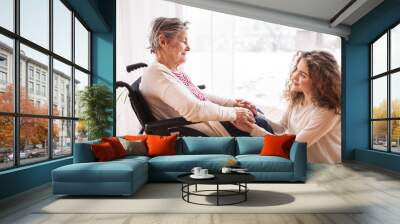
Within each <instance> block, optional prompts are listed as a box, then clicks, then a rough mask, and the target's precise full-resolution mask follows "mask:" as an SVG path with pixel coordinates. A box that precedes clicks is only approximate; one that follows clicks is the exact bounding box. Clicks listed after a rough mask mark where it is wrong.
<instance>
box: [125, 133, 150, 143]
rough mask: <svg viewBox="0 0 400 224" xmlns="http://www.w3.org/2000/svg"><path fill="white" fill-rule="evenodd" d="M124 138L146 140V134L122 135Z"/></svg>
mask: <svg viewBox="0 0 400 224" xmlns="http://www.w3.org/2000/svg"><path fill="white" fill-rule="evenodd" d="M124 138H125V139H126V140H129V141H138V140H140V141H144V142H145V141H146V139H147V135H125V137H124Z"/></svg>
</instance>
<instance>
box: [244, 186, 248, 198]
mask: <svg viewBox="0 0 400 224" xmlns="http://www.w3.org/2000/svg"><path fill="white" fill-rule="evenodd" d="M247 192H248V190H247V182H246V183H244V201H247Z"/></svg>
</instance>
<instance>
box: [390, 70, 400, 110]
mask: <svg viewBox="0 0 400 224" xmlns="http://www.w3.org/2000/svg"><path fill="white" fill-rule="evenodd" d="M391 77H392V79H391V82H390V85H391V88H390V91H391V93H390V97H391V101H392V102H391V110H392V113H391V114H392V117H398V118H400V89H399V87H400V72H397V73H395V74H392V75H391Z"/></svg>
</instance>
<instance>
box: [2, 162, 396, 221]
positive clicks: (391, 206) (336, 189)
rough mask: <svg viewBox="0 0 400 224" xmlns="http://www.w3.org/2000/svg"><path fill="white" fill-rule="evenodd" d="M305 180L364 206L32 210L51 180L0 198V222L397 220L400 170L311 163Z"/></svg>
mask: <svg viewBox="0 0 400 224" xmlns="http://www.w3.org/2000/svg"><path fill="white" fill-rule="evenodd" d="M307 182H309V183H315V184H318V185H321V186H323V187H325V188H326V189H327V190H329V191H331V192H333V193H335V194H336V195H338V196H339V197H341V198H342V199H343V200H345V201H347V202H349V203H355V202H357V203H360V204H362V205H364V207H363V208H362V212H361V213H359V214H36V213H33V212H34V211H35V210H37V208H40V207H41V206H43V205H46V204H47V203H50V202H52V201H54V200H56V197H55V196H53V195H52V194H51V188H50V185H44V186H41V187H38V188H35V189H33V190H31V191H29V192H24V193H22V194H19V195H16V196H13V197H11V198H8V199H5V200H2V201H0V223H7V224H10V223H14V224H25V223H27V224H39V223H40V224H55V223H57V224H64V223H74V224H75V223H79V224H92V223H96V224H97V223H100V224H102V223H104V224H106V223H107V224H134V223H135V224H136V223H140V224H158V223H160V224H180V223H182V224H183V223H185V224H187V223H188V224H208V223H209V224H220V223H229V224H242V223H243V224H244V223H245V224H262V223H269V224H275V223H276V224H280V223H289V224H292V223H293V224H298V223H305V224H313V223H317V224H318V223H327V224H334V223H340V224H343V223H345V224H347V223H348V224H358V223H360V224H365V223H366V224H369V223H371V224H372V223H374V224H375V223H378V224H391V223H393V224H397V223H400V215H399V214H400V206H399V205H400V174H399V173H394V172H390V171H386V170H383V169H379V168H374V167H370V166H367V165H364V164H361V163H354V162H346V163H343V164H340V165H333V166H329V165H321V164H313V165H312V166H310V167H309V172H308V180H307Z"/></svg>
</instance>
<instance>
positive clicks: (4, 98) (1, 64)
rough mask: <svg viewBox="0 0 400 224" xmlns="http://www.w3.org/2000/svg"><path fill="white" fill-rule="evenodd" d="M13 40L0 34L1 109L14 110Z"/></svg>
mask: <svg viewBox="0 0 400 224" xmlns="http://www.w3.org/2000/svg"><path fill="white" fill-rule="evenodd" d="M13 48H14V44H13V40H12V39H10V38H7V37H5V36H3V35H0V111H2V112H13V111H14V73H13V64H14V63H13V61H14V55H13Z"/></svg>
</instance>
